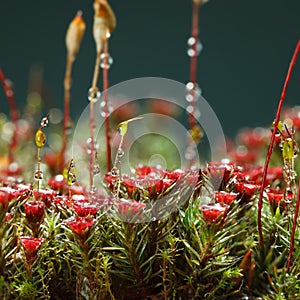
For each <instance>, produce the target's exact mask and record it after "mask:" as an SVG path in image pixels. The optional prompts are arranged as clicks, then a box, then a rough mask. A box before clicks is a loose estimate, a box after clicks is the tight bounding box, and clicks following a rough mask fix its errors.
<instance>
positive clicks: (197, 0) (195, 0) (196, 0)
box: [193, 0, 208, 6]
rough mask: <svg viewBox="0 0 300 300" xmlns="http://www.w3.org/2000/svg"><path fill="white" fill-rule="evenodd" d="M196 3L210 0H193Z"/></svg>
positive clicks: (199, 3) (200, 3)
mask: <svg viewBox="0 0 300 300" xmlns="http://www.w3.org/2000/svg"><path fill="white" fill-rule="evenodd" d="M193 1H194V2H195V3H196V4H198V5H199V6H200V5H202V4H205V3H206V2H208V0H193Z"/></svg>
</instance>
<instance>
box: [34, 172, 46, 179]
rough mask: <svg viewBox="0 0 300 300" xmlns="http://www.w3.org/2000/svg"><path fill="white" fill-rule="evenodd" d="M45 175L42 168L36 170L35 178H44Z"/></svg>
mask: <svg viewBox="0 0 300 300" xmlns="http://www.w3.org/2000/svg"><path fill="white" fill-rule="evenodd" d="M43 177H44V175H43V172H42V171H41V170H36V171H35V172H34V179H35V180H42V179H43Z"/></svg>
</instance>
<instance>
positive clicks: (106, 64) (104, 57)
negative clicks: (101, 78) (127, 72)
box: [100, 53, 114, 69]
mask: <svg viewBox="0 0 300 300" xmlns="http://www.w3.org/2000/svg"><path fill="white" fill-rule="evenodd" d="M113 62H114V61H113V58H112V57H111V56H110V55H109V53H102V54H101V56H100V67H101V68H102V69H109V68H110V67H111V65H112V64H113Z"/></svg>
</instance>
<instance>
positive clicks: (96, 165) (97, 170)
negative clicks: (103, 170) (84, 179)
mask: <svg viewBox="0 0 300 300" xmlns="http://www.w3.org/2000/svg"><path fill="white" fill-rule="evenodd" d="M93 174H94V176H97V175H99V174H100V166H99V164H94V168H93Z"/></svg>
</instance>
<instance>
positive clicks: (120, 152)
mask: <svg viewBox="0 0 300 300" xmlns="http://www.w3.org/2000/svg"><path fill="white" fill-rule="evenodd" d="M124 154H125V152H124V150H123V149H122V148H120V149H119V150H118V157H119V158H121V157H123V156H124Z"/></svg>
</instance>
